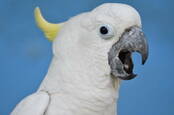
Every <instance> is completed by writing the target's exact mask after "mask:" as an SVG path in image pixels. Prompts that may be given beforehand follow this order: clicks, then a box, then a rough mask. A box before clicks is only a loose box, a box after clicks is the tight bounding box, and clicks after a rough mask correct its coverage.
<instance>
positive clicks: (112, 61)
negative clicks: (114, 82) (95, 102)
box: [108, 26, 148, 80]
mask: <svg viewBox="0 0 174 115" xmlns="http://www.w3.org/2000/svg"><path fill="white" fill-rule="evenodd" d="M133 52H138V53H140V54H141V56H142V64H144V63H145V62H146V60H147V58H148V44H147V41H146V38H145V35H144V33H143V32H142V30H141V28H139V27H137V26H133V27H130V28H128V29H126V30H125V32H124V33H123V34H122V36H121V38H120V39H119V41H118V42H117V43H115V44H113V46H112V48H111V49H110V51H109V53H108V62H109V65H110V68H111V75H112V76H114V77H119V78H120V79H123V80H130V79H133V78H134V77H135V76H136V74H134V73H133V66H134V64H133V61H132V53H133Z"/></svg>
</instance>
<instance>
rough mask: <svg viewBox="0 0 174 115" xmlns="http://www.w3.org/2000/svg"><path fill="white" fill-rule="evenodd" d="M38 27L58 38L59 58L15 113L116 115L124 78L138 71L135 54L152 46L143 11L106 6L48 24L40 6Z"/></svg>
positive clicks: (52, 38)
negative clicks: (148, 38)
mask: <svg viewBox="0 0 174 115" xmlns="http://www.w3.org/2000/svg"><path fill="white" fill-rule="evenodd" d="M35 18H36V22H37V24H38V26H39V27H40V28H41V29H42V30H43V32H44V33H45V35H46V37H47V38H48V39H49V40H50V41H53V59H52V62H51V65H50V67H49V70H48V73H47V75H46V77H45V79H44V80H43V82H42V84H41V86H40V88H39V89H38V91H37V92H35V93H34V94H31V95H30V96H28V97H26V98H25V99H23V100H22V101H21V102H20V103H19V104H18V105H17V106H16V108H15V109H14V110H13V112H12V113H11V115H115V114H116V102H117V99H118V90H119V81H120V79H123V80H129V79H132V78H134V77H135V76H136V75H135V74H134V73H133V62H132V58H131V54H132V52H134V51H136V52H139V53H140V54H141V55H142V63H143V64H144V63H145V61H146V59H147V57H148V45H147V42H146V39H145V36H144V34H143V32H142V29H141V20H140V16H139V14H138V12H137V11H136V10H135V9H134V8H132V7H131V6H128V5H125V4H117V3H107V4H103V5H101V6H99V7H97V8H95V9H94V10H92V11H91V12H86V13H82V14H80V15H77V16H75V17H73V18H71V19H69V20H68V21H66V22H64V23H60V24H52V23H48V22H47V21H46V20H45V19H44V18H43V17H42V15H41V13H40V10H39V8H36V9H35Z"/></svg>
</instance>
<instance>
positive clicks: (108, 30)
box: [99, 24, 114, 39]
mask: <svg viewBox="0 0 174 115" xmlns="http://www.w3.org/2000/svg"><path fill="white" fill-rule="evenodd" d="M99 34H100V36H101V37H102V38H103V39H109V38H112V37H113V36H114V31H113V28H112V27H111V26H110V25H105V24H103V25H100V26H99Z"/></svg>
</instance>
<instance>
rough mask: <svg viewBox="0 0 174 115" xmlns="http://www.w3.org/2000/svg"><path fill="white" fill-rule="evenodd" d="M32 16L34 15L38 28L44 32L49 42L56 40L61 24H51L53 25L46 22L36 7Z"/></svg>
mask: <svg viewBox="0 0 174 115" xmlns="http://www.w3.org/2000/svg"><path fill="white" fill-rule="evenodd" d="M34 15H35V20H36V23H37V25H38V27H39V28H40V29H41V30H42V31H43V32H44V34H45V36H46V37H47V39H48V40H49V41H54V39H55V38H56V36H57V34H58V32H59V31H60V29H61V27H62V25H63V23H60V24H53V23H49V22H47V21H46V20H45V19H44V18H43V16H42V14H41V12H40V9H39V8H38V7H37V8H35V11H34Z"/></svg>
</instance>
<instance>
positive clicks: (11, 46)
mask: <svg viewBox="0 0 174 115" xmlns="http://www.w3.org/2000/svg"><path fill="white" fill-rule="evenodd" d="M104 2H122V3H127V4H129V5H132V6H134V7H135V8H136V9H137V10H138V11H139V13H140V14H141V17H142V22H143V29H144V31H145V33H146V36H147V37H148V41H149V46H150V48H149V49H150V55H149V59H148V61H147V63H146V64H145V66H141V65H140V61H141V60H140V56H139V55H137V54H135V55H134V61H135V65H136V67H135V71H136V73H138V74H139V77H137V78H136V79H133V80H131V81H123V82H122V85H121V90H120V98H119V103H118V113H119V115H174V69H173V66H174V61H173V59H174V51H173V50H174V28H173V26H174V13H173V11H174V1H173V0H61V1H60V0H0V91H1V92H0V115H8V114H9V113H10V112H11V111H12V109H13V108H14V106H15V105H16V104H17V103H18V102H19V101H20V100H21V99H22V98H24V97H25V96H27V95H29V94H31V93H33V92H34V91H36V89H37V88H38V86H39V84H40V82H41V81H42V79H43V78H44V75H45V74H46V72H47V69H48V66H49V63H50V60H51V57H52V53H51V43H50V42H48V41H47V40H46V39H45V38H44V36H43V33H42V32H41V31H40V30H39V29H38V28H37V27H36V25H35V21H34V17H33V10H34V8H35V7H36V6H39V7H40V8H41V10H42V12H43V15H44V17H45V18H46V19H47V20H48V21H50V22H62V21H65V20H67V19H69V18H70V17H72V16H74V15H77V14H79V13H81V12H84V11H89V10H91V9H93V8H95V7H96V6H98V5H100V4H102V3H104Z"/></svg>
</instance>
